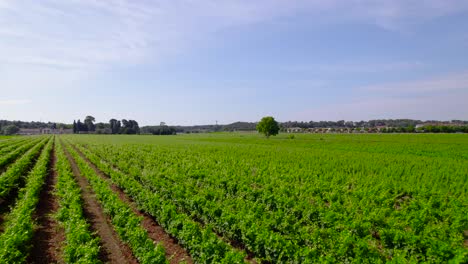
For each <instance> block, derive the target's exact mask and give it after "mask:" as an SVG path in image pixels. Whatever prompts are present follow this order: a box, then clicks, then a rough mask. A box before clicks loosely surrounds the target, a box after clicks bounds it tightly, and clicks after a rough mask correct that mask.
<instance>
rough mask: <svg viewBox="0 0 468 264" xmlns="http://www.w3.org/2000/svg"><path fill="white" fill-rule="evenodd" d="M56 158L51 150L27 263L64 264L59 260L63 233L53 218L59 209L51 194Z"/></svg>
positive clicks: (63, 239)
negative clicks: (47, 172)
mask: <svg viewBox="0 0 468 264" xmlns="http://www.w3.org/2000/svg"><path fill="white" fill-rule="evenodd" d="M55 164H56V156H55V150H52V154H51V162H50V165H49V175H47V178H46V180H45V186H44V188H43V189H42V191H41V194H40V196H39V203H38V205H37V210H36V212H35V215H34V218H35V219H36V223H37V227H36V230H35V232H34V237H33V246H32V250H31V254H30V255H29V258H28V262H29V263H44V264H46V263H64V262H63V259H62V258H61V255H62V253H61V252H62V251H61V247H62V244H63V241H65V232H64V230H63V228H61V227H60V225H59V223H58V222H57V221H56V220H55V218H54V217H53V214H55V213H56V212H57V210H58V208H59V204H58V201H57V199H56V197H55V196H54V194H53V192H54V189H55V185H56V184H57V171H56V170H55Z"/></svg>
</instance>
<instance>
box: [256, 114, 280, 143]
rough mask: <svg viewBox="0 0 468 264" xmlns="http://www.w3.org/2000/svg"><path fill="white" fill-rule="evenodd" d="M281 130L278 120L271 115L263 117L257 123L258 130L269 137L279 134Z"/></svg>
mask: <svg viewBox="0 0 468 264" xmlns="http://www.w3.org/2000/svg"><path fill="white" fill-rule="evenodd" d="M279 130H280V128H279V125H278V122H276V120H275V119H274V118H273V117H271V116H266V117H264V118H262V120H260V122H258V124H257V131H258V132H259V133H262V134H264V135H265V136H266V137H267V138H269V137H270V136H276V135H278V132H279Z"/></svg>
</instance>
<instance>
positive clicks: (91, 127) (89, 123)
mask: <svg viewBox="0 0 468 264" xmlns="http://www.w3.org/2000/svg"><path fill="white" fill-rule="evenodd" d="M94 121H96V119H95V118H94V117H92V116H87V117H86V118H85V120H84V123H85V126H86V127H87V130H88V131H94V129H95V127H94Z"/></svg>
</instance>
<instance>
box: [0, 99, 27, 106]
mask: <svg viewBox="0 0 468 264" xmlns="http://www.w3.org/2000/svg"><path fill="white" fill-rule="evenodd" d="M31 102H32V101H31V100H29V99H9V100H2V99H0V106H12V105H25V104H29V103H31Z"/></svg>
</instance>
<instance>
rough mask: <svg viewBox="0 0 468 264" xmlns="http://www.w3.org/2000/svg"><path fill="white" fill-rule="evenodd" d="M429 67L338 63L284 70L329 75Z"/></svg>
mask: <svg viewBox="0 0 468 264" xmlns="http://www.w3.org/2000/svg"><path fill="white" fill-rule="evenodd" d="M426 66H427V65H426V64H425V63H423V62H419V61H397V62H394V61H392V62H340V63H338V62H336V63H333V64H327V63H322V64H312V65H310V64H305V65H283V66H281V68H282V69H284V70H286V71H291V72H327V73H335V74H341V73H379V72H392V71H407V70H417V69H421V68H424V67H426Z"/></svg>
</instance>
